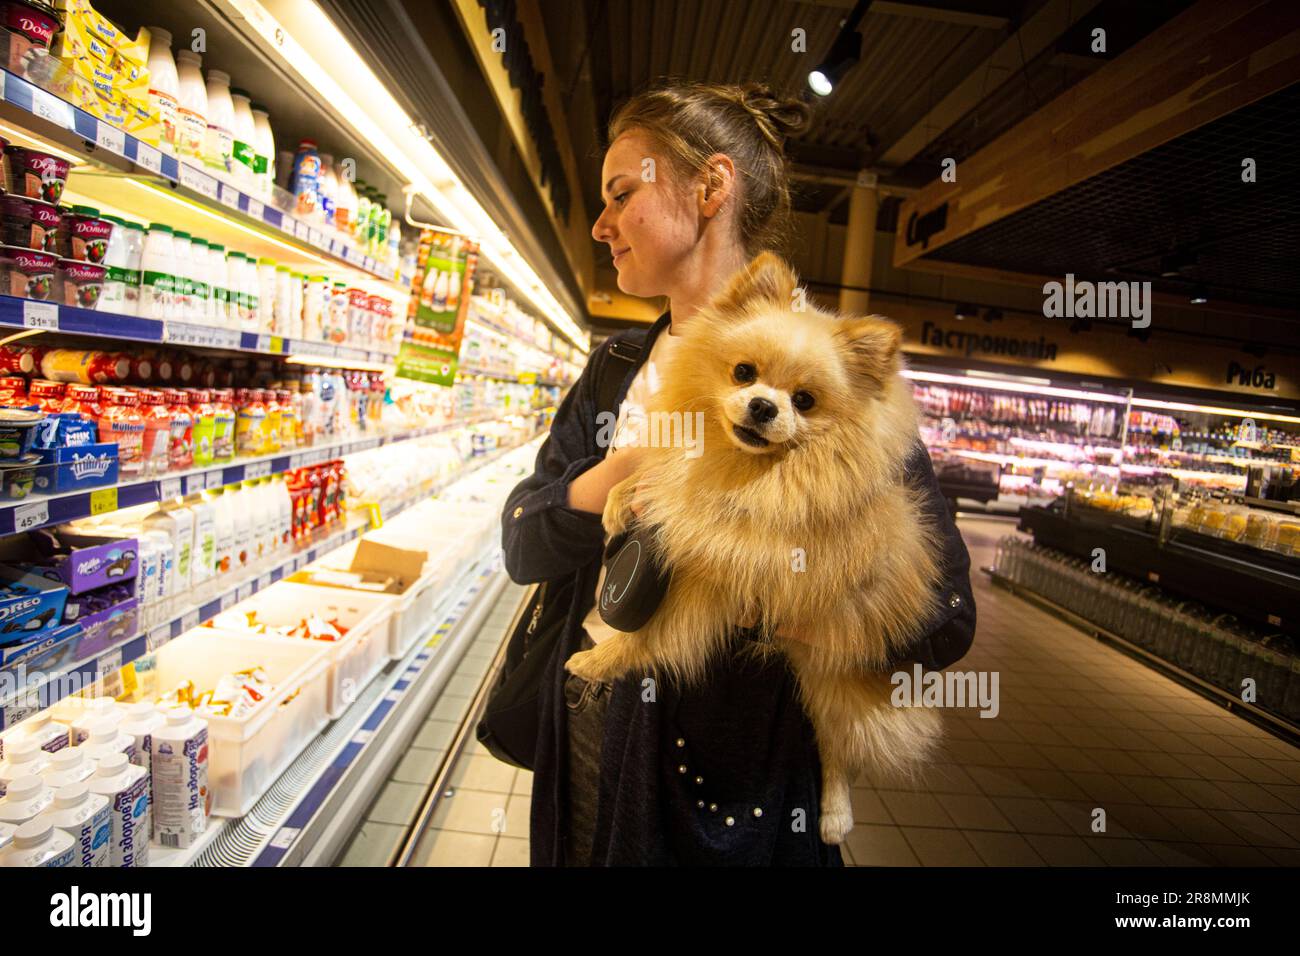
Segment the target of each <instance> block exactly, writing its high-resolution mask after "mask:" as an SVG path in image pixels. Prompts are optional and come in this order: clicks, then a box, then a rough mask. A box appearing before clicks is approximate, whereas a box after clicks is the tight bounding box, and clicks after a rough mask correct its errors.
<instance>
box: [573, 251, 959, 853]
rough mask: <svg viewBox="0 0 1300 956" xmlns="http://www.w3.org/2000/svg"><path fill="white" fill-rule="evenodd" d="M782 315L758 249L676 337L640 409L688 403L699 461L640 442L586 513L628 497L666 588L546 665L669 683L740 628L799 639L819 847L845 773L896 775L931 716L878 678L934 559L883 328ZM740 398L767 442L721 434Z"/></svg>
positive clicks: (830, 832) (618, 511)
mask: <svg viewBox="0 0 1300 956" xmlns="http://www.w3.org/2000/svg"><path fill="white" fill-rule="evenodd" d="M801 304H802V303H801V299H800V297H799V292H798V290H797V278H796V276H795V275H794V273H793V272H792V271H791V270H790V268H789V266H787V265H786V264H785V263H784V261H782V260H781V259H779V258H778V257H776V256H774V255H772V254H770V253H765V254H763V255H760V256H759V257H758V258H756V259H755V260H754V261H753V262H752V263H751V264H750V265H749V266H748V268H746V269H745V270H743V271H742V272H741V273H739V274H738V275H737V276H736V277H735V278H734V279H733V280H732V281H731V283H730V284H729V286H728V287H727V289H726V290H725V291H724V292H723V293H722V294H721V295H720V296H719V297H718V298H717V299H716V300H715V301H714V302H713V303H711V305H710V306H709V308H708V309H706V310H705V311H703V312H701V313H700V314H699V315H697V316H695V317H694V318H693V319H692V320H691V322H690V324H689V325H688V326H687V327H686V329H685V330H684V334H683V337H682V341H681V343H680V344H679V346H678V348H677V349H676V350H675V352H674V353H673V355H672V357H671V359H670V361H669V363H668V365H667V366H666V367H665V369H664V370H663V381H664V385H663V386H662V388H661V389H660V391H659V393H658V394H657V395H656V397H655V400H654V403H653V405H652V407H651V408H650V409H649V411H652V412H654V411H662V412H667V411H679V412H682V413H694V412H696V411H701V412H703V413H704V433H703V436H702V440H703V453H702V454H701V455H699V456H698V457H694V458H691V457H688V456H687V455H686V454H685V453H684V450H683V449H682V448H681V447H657V448H651V449H650V451H649V453H648V454H647V456H646V460H645V463H644V465H643V467H642V468H641V470H640V471H639V472H638V473H637V474H635V475H633V476H631V477H630V478H628V479H627V480H626V481H623V482H620V483H619V484H618V485H616V486H615V487H614V488H613V489H612V490H611V491H610V494H609V498H608V500H607V502H606V506H605V512H604V525H605V530H606V531H607V532H608V533H609V534H610V535H611V536H612V535H615V534H617V533H619V532H620V531H622V530H623V529H624V528H625V527H626V526H627V524H628V522H629V521H630V520H631V519H632V514H631V511H630V509H629V505H630V503H631V500H632V496H633V493H634V492H635V495H636V500H637V501H638V503H639V504H641V505H643V506H644V510H643V511H642V514H641V519H640V520H641V521H642V522H643V523H646V524H648V525H650V526H656V527H657V528H658V532H657V535H656V538H655V542H654V545H655V547H656V548H657V550H658V552H659V555H660V558H661V560H663V561H664V562H665V563H666V564H667V566H669V567H671V569H672V581H671V584H670V586H669V589H668V593H667V595H666V596H665V598H664V601H663V603H662V604H661V605H660V607H659V609H658V610H657V611H656V613H655V615H654V617H653V618H652V619H651V620H650V622H649V623H648V624H647V625H646V626H645V627H644V628H642V629H641V630H640V631H638V632H636V633H633V634H620V635H618V636H616V637H612V638H609V639H607V640H605V641H602V642H601V643H600V644H598V645H597V646H596V647H595V648H593V649H591V650H588V651H585V652H581V653H578V654H575V655H574V656H573V657H571V658H570V659H569V661H568V662H567V663H566V667H567V669H568V670H569V671H570V672H572V673H575V674H578V675H579V676H581V677H584V678H586V679H588V680H601V681H606V682H608V681H612V680H614V679H615V678H619V677H623V676H625V675H638V676H642V675H643V676H650V675H651V674H657V675H659V676H661V677H662V676H669V677H671V678H672V679H673V680H675V681H677V682H679V683H681V684H682V685H684V686H689V685H691V684H698V683H699V682H700V680H701V678H702V677H703V675H704V673H705V669H706V667H707V665H708V663H709V662H710V660H712V659H715V658H717V657H718V656H719V655H721V654H723V653H724V650H725V648H726V647H727V646H728V639H729V636H730V635H731V634H732V633H733V632H734V630H735V628H736V626H737V625H738V624H740V623H742V622H747V621H751V620H754V619H758V620H760V621H762V622H763V623H764V624H766V625H767V626H769V627H771V628H772V629H773V630H777V629H780V630H786V629H796V630H797V631H799V632H801V633H806V634H808V635H811V636H812V637H813V639H814V640H815V643H812V644H809V643H804V642H798V641H785V640H778V641H777V645H776V647H777V649H778V650H779V652H780V653H783V654H784V655H785V657H786V658H787V659H788V661H789V663H790V665H791V666H792V667H793V670H794V673H795V674H796V676H797V678H798V685H799V688H800V693H801V697H802V702H803V706H804V709H805V711H806V713H807V714H808V716H809V719H810V720H811V722H812V724H813V726H814V728H815V730H816V733H817V741H818V748H819V752H820V755H821V761H822V777H823V788H822V803H821V825H820V832H821V837H822V839H823V840H824V841H826V842H827V843H839V842H841V841H842V840H843V838H844V837H845V835H847V833H848V832H849V831H850V830H851V829H852V827H853V808H852V805H851V803H850V800H849V788H850V785H851V784H852V781H853V779H854V777H855V776H856V774H857V772H858V771H859V770H861V769H864V768H871V769H872V770H873V771H875V772H877V773H884V774H899V773H902V774H910V773H914V772H915V771H916V770H917V769H918V768H919V767H921V766H923V764H924V762H925V761H926V760H927V759H928V757H929V756H930V755H931V752H932V750H933V748H934V746H935V745H936V744H937V743H938V741H939V737H940V733H941V728H942V723H941V719H940V717H939V715H938V714H937V712H935V711H934V710H931V709H925V708H909V707H895V706H893V705H892V704H891V702H890V694H891V690H892V686H891V684H890V683H889V677H888V674H887V673H886V672H884V671H882V670H881V669H882V668H883V667H885V665H886V661H887V660H888V659H889V657H890V655H891V653H892V652H894V651H897V650H899V649H901V648H903V647H905V646H906V645H907V644H908V642H909V639H911V638H913V637H914V636H915V634H916V629H917V627H918V625H919V623H920V622H922V621H923V620H924V619H925V618H926V617H927V616H928V614H929V613H930V611H931V610H932V607H933V601H934V600H935V598H934V595H935V585H936V582H937V580H938V577H939V567H938V564H937V558H936V556H937V555H938V554H939V548H938V544H937V538H936V532H935V530H934V529H933V528H932V527H931V525H930V523H929V522H928V521H927V520H926V517H925V515H924V513H923V512H922V511H921V509H920V507H919V505H918V502H917V501H916V500H915V496H914V495H913V494H912V493H911V492H910V491H909V490H908V489H907V487H906V486H905V485H904V484H903V466H904V460H905V458H906V456H907V454H908V452H909V451H910V449H911V447H912V442H913V441H914V440H915V438H916V433H917V432H916V410H915V407H914V405H913V402H912V397H911V388H910V386H909V384H908V382H907V380H906V379H904V378H903V377H902V376H901V375H899V374H898V373H899V371H900V369H901V362H902V360H901V356H900V354H899V351H898V346H899V336H900V333H899V329H898V327H897V326H896V325H894V324H893V323H891V322H889V321H888V320H884V319H881V318H879V317H876V316H868V317H865V318H843V317H840V316H837V315H834V314H832V313H828V312H825V311H822V310H819V309H817V308H815V307H814V306H813V305H812V304H811V303H807V304H806V306H804V308H802V309H799V308H798V306H799V305H801ZM663 334H667V332H666V331H665V332H664V333H663ZM741 362H745V363H751V364H753V365H754V366H755V367H756V368H757V378H756V380H755V381H753V382H750V383H748V384H746V383H744V382H738V381H737V380H736V379H735V378H734V377H733V374H732V371H733V369H734V368H735V366H736V364H737V363H741ZM799 390H806V391H807V392H809V393H811V394H812V395H813V396H814V399H815V403H814V405H813V407H812V408H810V409H808V410H807V411H806V412H800V411H798V410H797V409H796V408H795V407H794V405H793V404H792V403H791V396H792V395H793V394H794V393H796V392H797V391H799ZM754 396H761V397H764V398H767V399H768V400H770V401H772V402H773V403H774V404H776V406H777V408H778V413H777V415H776V418H774V419H773V420H772V421H771V422H769V423H767V425H766V426H765V427H763V428H761V429H755V430H756V431H760V432H761V433H762V434H763V435H765V436H769V437H771V438H772V439H773V440H772V441H771V442H770V444H769V445H768V446H767V447H764V448H762V449H754V448H751V447H749V446H748V445H746V444H745V443H744V442H742V441H741V440H740V439H739V438H738V437H736V436H735V434H734V433H733V432H732V426H733V425H740V424H745V423H746V422H747V421H750V420H747V419H746V418H745V413H746V406H747V405H748V403H749V401H750V399H751V398H753V397H754ZM750 423H751V424H752V422H750ZM795 549H802V553H803V555H804V560H805V569H804V570H795V567H796V563H797V553H796V550H795ZM759 653H764V652H763V651H759Z"/></svg>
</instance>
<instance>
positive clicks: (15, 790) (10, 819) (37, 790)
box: [0, 774, 54, 826]
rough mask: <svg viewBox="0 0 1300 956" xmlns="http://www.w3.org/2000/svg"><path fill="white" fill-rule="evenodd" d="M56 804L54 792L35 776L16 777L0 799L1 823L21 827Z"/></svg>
mask: <svg viewBox="0 0 1300 956" xmlns="http://www.w3.org/2000/svg"><path fill="white" fill-rule="evenodd" d="M53 802H54V791H53V790H52V789H51V788H50V787H49V786H47V785H46V783H45V781H44V780H42V779H41V778H40V777H37V776H35V775H34V774H28V775H27V776H25V777H15V778H14V779H13V780H11V781H10V782H9V792H8V793H6V794H5V795H4V796H3V797H0V823H8V824H9V825H10V826H21V825H22V824H24V823H26V822H27V821H28V820H31V819H34V818H35V817H36V815H37V814H38V813H40V812H41V811H42V810H44V809H45V808H46V807H48V806H49V805H50V804H51V803H53Z"/></svg>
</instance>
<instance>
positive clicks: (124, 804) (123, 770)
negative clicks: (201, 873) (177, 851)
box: [24, 753, 152, 867]
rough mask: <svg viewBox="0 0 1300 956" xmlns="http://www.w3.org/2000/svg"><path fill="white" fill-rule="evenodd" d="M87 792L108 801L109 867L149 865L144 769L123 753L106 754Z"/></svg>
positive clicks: (147, 785)
mask: <svg viewBox="0 0 1300 956" xmlns="http://www.w3.org/2000/svg"><path fill="white" fill-rule="evenodd" d="M24 779H25V778H24ZM90 792H91V793H98V794H102V795H103V796H105V797H107V798H108V810H109V823H110V825H111V827H112V834H111V840H112V842H111V843H110V846H109V851H108V865H109V866H112V867H119V866H148V864H149V833H150V828H151V826H152V820H151V819H150V814H149V775H148V774H147V773H145V772H144V768H143V767H137V766H135V765H134V764H131V763H128V762H127V759H126V754H124V753H112V754H109V755H108V756H106V757H105V758H104V759H103V760H101V761H100V762H99V769H98V770H97V771H95V775H94V776H93V777H91V778H90Z"/></svg>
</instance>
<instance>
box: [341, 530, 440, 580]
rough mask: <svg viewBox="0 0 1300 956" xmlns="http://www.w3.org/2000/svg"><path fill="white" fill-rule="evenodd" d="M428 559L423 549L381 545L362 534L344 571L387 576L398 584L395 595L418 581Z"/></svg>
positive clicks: (383, 543) (427, 553)
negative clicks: (398, 587)
mask: <svg viewBox="0 0 1300 956" xmlns="http://www.w3.org/2000/svg"><path fill="white" fill-rule="evenodd" d="M428 557H429V552H428V551H426V550H423V549H420V548H413V547H403V546H399V545H397V544H392V543H385V542H383V541H380V540H377V539H376V538H373V537H371V536H370V535H366V536H365V537H363V538H362V539H361V540H360V541H358V542H357V551H356V554H354V555H353V556H352V565H351V567H349V568H348V570H350V571H357V572H365V573H369V574H371V575H376V576H385V577H391V578H393V579H394V580H396V581H397V582H398V584H399V585H400V590H399V591H397V592H396V593H398V594H400V593H401V592H402V591H405V590H406V589H407V588H409V587H410V586H411V585H412V584H413V583H415V582H416V581H417V580H419V578H420V576H421V575H422V574H423V573H424V564H425V561H427V560H428Z"/></svg>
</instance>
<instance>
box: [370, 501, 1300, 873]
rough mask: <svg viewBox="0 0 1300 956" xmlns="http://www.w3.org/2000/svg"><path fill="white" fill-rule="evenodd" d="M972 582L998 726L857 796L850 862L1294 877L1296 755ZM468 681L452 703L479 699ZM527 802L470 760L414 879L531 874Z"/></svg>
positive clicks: (443, 713)
mask: <svg viewBox="0 0 1300 956" xmlns="http://www.w3.org/2000/svg"><path fill="white" fill-rule="evenodd" d="M961 527H962V531H963V534H964V535H965V537H966V541H967V543H968V545H969V547H970V550H971V557H972V560H973V562H974V564H975V566H977V567H978V566H982V565H986V564H989V563H991V561H992V551H993V545H994V543H995V542H996V540H997V539H998V538H999V537H1000V536H1002V535H1004V534H1008V533H1011V529H1012V525H1011V524H1010V523H1007V522H999V521H994V520H990V519H977V518H971V519H966V518H963V519H962V521H961ZM973 581H974V586H975V596H976V601H977V602H978V605H979V631H978V634H977V637H976V640H975V646H974V647H973V648H972V650H971V652H970V654H968V655H967V657H966V658H965V659H964V660H963V661H961V662H960V663H959V664H958V665H957V669H960V670H963V671H965V670H974V671H990V672H992V671H996V672H997V673H998V675H999V692H1000V693H999V698H1000V711H999V713H998V716H997V717H996V718H993V719H989V718H981V717H980V716H979V713H978V710H976V709H974V708H969V709H964V710H961V709H950V710H948V711H946V725H947V743H946V747H945V754H944V756H943V757H942V758H941V759H940V760H939V761H938V762H937V763H936V764H935V765H934V767H933V768H932V769H931V770H930V771H929V772H928V773H927V774H926V775H925V776H924V777H923V778H922V779H921V780H920V781H918V782H916V783H914V784H911V785H905V784H902V783H899V782H893V781H887V780H871V779H867V778H865V777H864V778H863V779H861V780H859V784H860V785H859V786H858V787H857V788H855V789H854V791H853V798H854V807H855V811H856V818H857V824H858V825H857V826H856V827H855V828H854V830H853V832H852V833H851V834H850V835H849V837H848V841H847V843H846V845H845V847H844V851H845V852H844V856H845V859H846V861H848V862H851V863H853V864H856V865H898V866H967V865H969V866H981V865H990V866H1043V865H1053V866H1078V865H1083V866H1127V865H1162V864H1180V865H1208V866H1239V865H1262V866H1268V865H1284V866H1285V865H1292V866H1294V865H1300V749H1297V748H1295V747H1293V746H1291V745H1290V744H1287V743H1285V742H1282V741H1280V740H1278V739H1277V738H1275V737H1273V736H1271V735H1269V734H1268V733H1266V732H1264V731H1263V730H1260V729H1258V728H1256V727H1255V726H1253V725H1252V724H1249V723H1247V722H1245V721H1243V720H1241V719H1240V718H1238V717H1235V716H1233V715H1231V714H1228V713H1227V712H1226V711H1224V710H1223V709H1222V708H1221V707H1219V706H1217V705H1215V704H1213V703H1210V702H1209V701H1206V700H1204V699H1203V698H1201V697H1200V696H1198V695H1196V694H1194V693H1193V692H1191V691H1189V690H1185V689H1184V688H1182V687H1181V686H1179V685H1178V684H1176V683H1174V682H1172V681H1170V680H1169V679H1167V678H1165V677H1163V676H1161V675H1160V674H1157V673H1155V672H1154V671H1152V670H1149V669H1148V668H1146V667H1145V666H1143V665H1141V664H1139V663H1137V662H1135V661H1133V660H1131V659H1130V658H1128V657H1126V656H1125V655H1123V654H1122V653H1120V652H1118V651H1116V650H1114V649H1113V648H1110V647H1108V646H1106V645H1103V644H1100V643H1097V642H1096V641H1094V640H1092V639H1090V638H1088V637H1086V636H1085V635H1083V634H1082V633H1080V632H1079V631H1076V630H1074V629H1073V628H1071V627H1069V626H1068V625H1066V624H1064V623H1062V622H1061V621H1059V620H1057V619H1056V618H1054V617H1052V616H1051V615H1049V614H1046V613H1045V612H1042V611H1039V610H1038V609H1036V608H1034V607H1032V606H1031V605H1029V604H1027V603H1025V602H1024V601H1022V600H1020V599H1018V598H1016V597H1014V596H1012V595H1010V594H1008V593H1007V592H1005V591H1003V590H1001V589H998V588H995V587H993V586H992V585H991V584H990V582H989V579H988V577H987V576H986V575H985V574H983V573H982V572H976V573H975V574H974V575H973ZM522 590H523V589H521V588H516V587H514V586H511V587H510V588H509V589H508V590H507V592H506V594H505V595H503V597H502V599H501V601H500V602H499V605H498V610H497V611H496V612H494V617H493V618H492V619H490V620H489V621H488V623H487V624H485V625H484V628H483V631H482V632H481V634H480V635H479V637H478V640H477V642H476V644H475V648H474V651H473V652H472V655H473V657H474V659H475V662H481V664H482V666H486V661H487V660H489V659H490V652H491V651H492V650H493V649H494V648H495V646H496V645H498V644H499V643H500V641H501V640H502V638H503V636H504V629H505V627H506V625H507V624H508V623H509V618H510V614H511V613H512V612H513V609H514V607H515V605H516V604H517V602H518V600H519V598H520V595H521V594H522ZM478 672H479V674H480V677H481V673H482V670H481V667H480V668H479V671H478ZM473 673H474V671H473V668H470V669H467V671H466V674H465V677H466V681H464V682H461V683H458V684H456V687H455V689H456V690H459V691H464V692H465V693H466V694H468V693H469V692H470V688H471V687H472V686H476V684H477V680H476V679H475V678H474V676H473ZM451 700H452V699H451V698H446V699H444V701H442V702H440V704H439V706H438V707H436V708H435V710H434V713H433V714H432V715H431V717H432V718H433V719H431V720H430V721H429V722H428V723H426V725H425V728H424V730H423V731H422V732H421V736H420V738H419V739H417V741H416V748H415V749H413V750H412V755H411V756H408V757H407V759H406V760H405V761H404V762H403V767H402V768H399V770H398V772H397V773H396V774H395V775H394V781H393V782H392V783H390V785H389V789H388V790H386V791H385V794H384V795H383V796H382V797H381V798H380V800H379V801H378V802H377V803H376V806H375V808H374V810H373V811H372V813H371V818H370V820H368V821H367V822H366V824H365V825H364V827H363V828H362V830H361V831H360V832H359V834H358V836H357V839H356V840H355V841H354V843H353V846H352V847H351V849H350V850H349V859H347V860H345V862H362V863H363V862H367V861H376V862H381V863H382V862H383V860H382V859H379V856H380V855H381V853H382V852H383V851H382V850H381V848H382V847H383V845H384V841H385V839H388V838H391V837H392V836H393V833H392V831H399V834H400V829H401V828H400V827H398V826H395V824H398V823H402V822H404V821H403V814H404V813H406V812H407V810H408V808H409V807H410V806H411V805H412V803H413V802H418V799H419V796H421V795H422V794H423V788H422V787H421V786H420V781H419V780H418V779H417V778H420V777H422V776H423V778H424V779H425V780H428V779H429V776H430V775H429V774H428V772H427V768H428V767H429V766H431V765H432V762H433V761H434V760H435V759H436V757H435V756H433V755H436V754H437V753H438V752H439V750H438V748H439V747H445V746H446V741H447V740H448V739H449V737H450V735H451V733H452V732H453V730H454V724H451V723H447V722H445V720H442V719H439V718H447V717H450V716H451V714H452V713H453V711H454V710H455V709H456V706H458V704H459V705H467V704H468V697H462V698H460V700H459V701H458V703H453V702H450V701H451ZM462 709H463V707H462ZM422 753H427V754H429V755H430V756H428V757H424V756H422V755H421V754H422ZM403 774H405V776H403ZM530 786H531V775H530V774H527V773H525V772H524V771H516V770H514V769H513V768H509V767H505V766H503V765H501V764H499V763H497V762H495V761H494V760H493V759H492V758H491V757H490V756H488V755H486V754H485V753H483V752H482V750H481V748H479V747H478V745H477V744H476V743H475V744H472V745H471V747H470V749H469V752H468V753H467V754H466V755H465V757H464V758H462V760H461V762H460V765H459V766H457V768H456V784H455V790H454V796H452V797H451V798H449V799H446V800H443V801H442V803H441V806H440V808H439V810H438V812H437V815H436V816H435V819H434V821H433V829H431V830H430V831H429V832H428V833H427V834H426V835H425V838H424V840H423V843H422V845H421V847H420V851H419V853H418V854H417V857H418V859H419V861H421V862H422V863H424V864H426V865H461V866H488V865H491V866H518V865H526V864H527V862H528V841H527V835H528V801H529V794H530ZM384 828H387V829H384Z"/></svg>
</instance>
